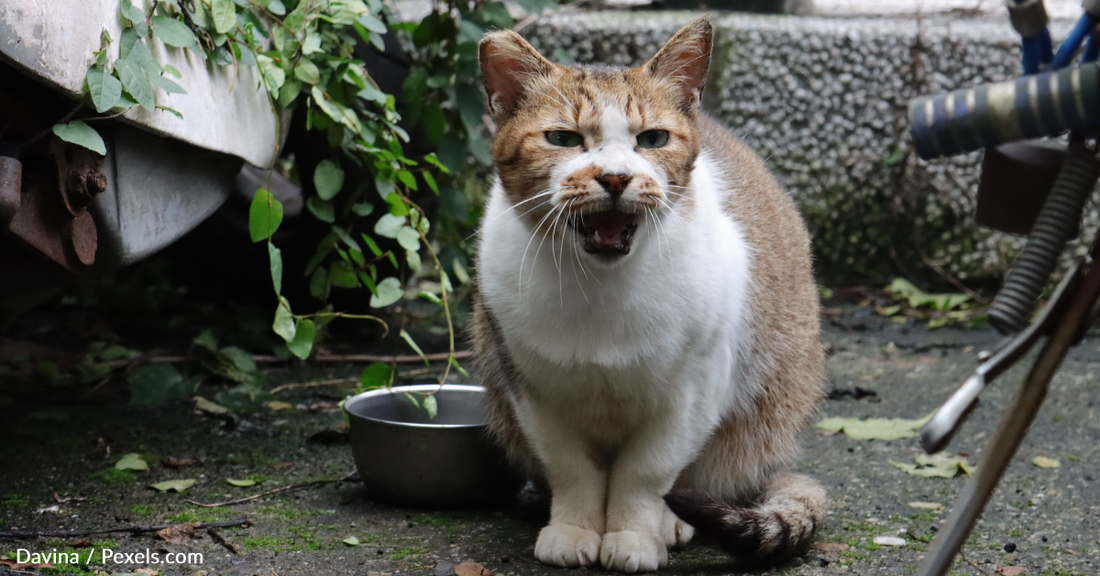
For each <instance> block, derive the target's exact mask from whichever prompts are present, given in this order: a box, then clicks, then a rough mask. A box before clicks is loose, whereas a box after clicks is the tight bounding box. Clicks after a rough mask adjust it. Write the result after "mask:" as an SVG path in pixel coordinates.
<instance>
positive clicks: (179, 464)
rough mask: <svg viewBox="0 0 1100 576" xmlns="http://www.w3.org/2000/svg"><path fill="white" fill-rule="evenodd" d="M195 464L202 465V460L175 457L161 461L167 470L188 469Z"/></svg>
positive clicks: (167, 457)
mask: <svg viewBox="0 0 1100 576" xmlns="http://www.w3.org/2000/svg"><path fill="white" fill-rule="evenodd" d="M195 464H202V460H199V459H198V458H176V457H175V456H166V457H164V458H161V459H160V465H161V466H164V467H165V468H186V467H188V466H194V465H195Z"/></svg>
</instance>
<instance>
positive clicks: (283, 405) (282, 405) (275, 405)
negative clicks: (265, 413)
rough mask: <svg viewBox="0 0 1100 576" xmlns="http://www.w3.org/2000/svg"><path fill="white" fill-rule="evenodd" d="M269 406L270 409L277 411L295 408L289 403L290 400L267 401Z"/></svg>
mask: <svg viewBox="0 0 1100 576" xmlns="http://www.w3.org/2000/svg"><path fill="white" fill-rule="evenodd" d="M267 407H268V409H270V410H275V411H276V412H277V411H279V410H286V409H288V408H293V407H294V405H293V404H291V403H289V402H279V401H278V400H272V401H271V402H268V403H267Z"/></svg>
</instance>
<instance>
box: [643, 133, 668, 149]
mask: <svg viewBox="0 0 1100 576" xmlns="http://www.w3.org/2000/svg"><path fill="white" fill-rule="evenodd" d="M665 144H668V130H646V131H645V132H642V133H641V134H638V146H641V147H642V148H660V147H662V146H664V145H665Z"/></svg>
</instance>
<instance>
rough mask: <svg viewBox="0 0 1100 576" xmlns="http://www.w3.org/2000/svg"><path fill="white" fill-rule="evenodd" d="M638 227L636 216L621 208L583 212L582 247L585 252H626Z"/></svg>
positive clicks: (628, 250)
mask: <svg viewBox="0 0 1100 576" xmlns="http://www.w3.org/2000/svg"><path fill="white" fill-rule="evenodd" d="M637 229H638V222H637V218H636V217H635V215H634V214H628V213H626V212H623V211H621V210H608V211H607V212H597V213H595V214H585V216H584V228H583V229H582V230H581V232H582V233H583V234H584V249H585V251H587V252H603V253H618V254H627V253H629V252H630V242H631V240H633V239H634V232H635V231H636V230H637Z"/></svg>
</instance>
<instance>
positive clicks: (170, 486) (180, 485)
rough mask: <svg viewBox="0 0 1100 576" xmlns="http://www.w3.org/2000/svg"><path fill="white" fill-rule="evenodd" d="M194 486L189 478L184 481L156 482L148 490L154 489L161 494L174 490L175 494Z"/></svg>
mask: <svg viewBox="0 0 1100 576" xmlns="http://www.w3.org/2000/svg"><path fill="white" fill-rule="evenodd" d="M194 485H195V481H194V480H193V479H191V478H188V479H186V480H165V481H164V482H158V483H156V484H150V485H149V487H150V488H156V489H157V490H160V491H161V492H167V491H169V490H175V491H176V492H183V491H184V490H187V489H188V488H190V487H192V486H194Z"/></svg>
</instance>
